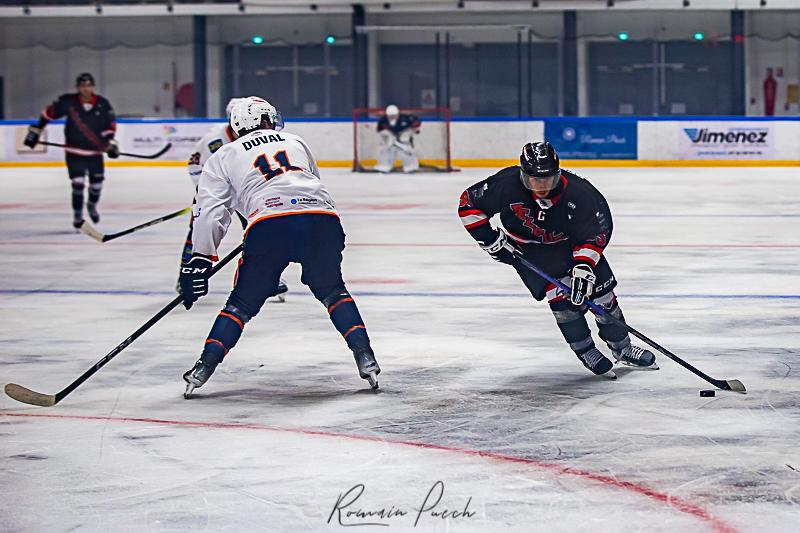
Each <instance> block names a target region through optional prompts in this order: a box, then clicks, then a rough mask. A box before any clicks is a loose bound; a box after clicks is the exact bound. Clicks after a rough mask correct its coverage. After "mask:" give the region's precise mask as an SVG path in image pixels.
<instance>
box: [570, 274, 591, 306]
mask: <svg viewBox="0 0 800 533" xmlns="http://www.w3.org/2000/svg"><path fill="white" fill-rule="evenodd" d="M595 281H597V276H595V275H594V272H593V271H592V267H590V266H589V265H575V266H574V267H572V293H571V294H570V297H569V299H570V301H571V302H572V305H582V304H583V302H584V301H585V300H586V298H588V297H589V296H591V295H592V292H593V291H594V282H595Z"/></svg>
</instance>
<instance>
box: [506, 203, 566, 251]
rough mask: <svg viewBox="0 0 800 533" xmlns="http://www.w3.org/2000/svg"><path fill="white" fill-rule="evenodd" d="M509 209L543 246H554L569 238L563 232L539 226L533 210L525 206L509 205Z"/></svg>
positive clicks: (520, 204) (519, 204)
mask: <svg viewBox="0 0 800 533" xmlns="http://www.w3.org/2000/svg"><path fill="white" fill-rule="evenodd" d="M509 207H510V208H511V211H512V212H513V213H514V214H515V215H517V218H518V219H520V220H521V221H522V225H523V226H525V227H526V228H528V229H530V230H531V233H532V234H533V236H534V237H536V238H537V239H539V240H540V242H542V243H543V244H554V243H557V242H561V241H565V240H567V237H566V236H565V235H564V234H563V233H562V232H558V233H555V232H552V231H547V230H546V229H544V228H542V227H540V226H538V225H537V224H536V222H534V219H533V217H532V216H531V210H530V209H529V208H527V207H525V204H523V203H516V204H511V205H509Z"/></svg>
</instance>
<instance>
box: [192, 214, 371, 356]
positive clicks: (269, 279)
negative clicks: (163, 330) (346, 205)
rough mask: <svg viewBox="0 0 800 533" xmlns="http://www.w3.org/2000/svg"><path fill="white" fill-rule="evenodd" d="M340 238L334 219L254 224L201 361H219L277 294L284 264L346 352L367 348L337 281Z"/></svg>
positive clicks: (301, 217)
mask: <svg viewBox="0 0 800 533" xmlns="http://www.w3.org/2000/svg"><path fill="white" fill-rule="evenodd" d="M344 238H345V235H344V230H343V229H342V225H341V223H340V222H339V218H338V217H336V216H333V215H326V214H291V215H284V216H277V217H273V218H268V219H264V220H261V221H259V222H256V223H255V224H253V225H252V226H251V227H250V229H249V230H248V231H247V233H246V235H245V239H244V251H243V253H242V259H241V260H240V261H239V268H238V270H237V272H236V280H235V282H234V283H235V284H234V288H233V291H231V294H230V296H229V298H228V302H227V303H226V305H225V307H224V308H223V309H222V311H221V312H220V314H219V316H218V317H217V320H216V321H215V322H214V326H213V327H212V328H211V333H209V336H208V339H207V340H206V344H205V348H204V351H203V355H202V358H203V360H205V361H208V362H216V363H219V362H221V361H222V358H223V357H224V356H225V354H227V353H228V351H229V350H230V349H231V348H233V346H234V345H235V344H236V342H237V341H238V340H239V336H240V335H241V333H242V330H243V329H244V325H245V324H246V323H247V322H248V321H249V320H250V319H251V318H252V317H254V316H255V315H256V314H258V312H259V311H260V310H261V307H262V306H263V305H264V302H265V301H266V300H267V298H269V297H271V296H274V295H276V294H277V293H278V284H279V282H280V276H281V273H282V272H283V271H284V269H285V268H286V267H287V266H288V265H289V263H299V264H300V265H301V267H302V277H301V281H302V282H303V283H304V284H305V285H307V286H308V287H309V289H311V292H312V293H313V294H314V297H315V298H317V300H319V301H320V302H321V303H322V304H323V305H324V306H325V307H326V308H327V309H328V313H329V315H330V319H331V322H333V325H334V326H335V327H336V329H337V330H338V331H339V333H340V334H341V335H342V337H344V339H345V341H346V342H347V345H348V346H349V347H350V349H352V350H361V349H367V348H369V337H368V336H367V330H366V327H365V326H364V321H363V319H362V318H361V314H360V313H359V311H358V308H357V307H356V303H355V301H354V300H353V298H352V296H350V294H349V293H348V292H347V289H346V288H345V284H344V280H343V279H342V268H341V267H342V250H344Z"/></svg>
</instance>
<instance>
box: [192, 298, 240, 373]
mask: <svg viewBox="0 0 800 533" xmlns="http://www.w3.org/2000/svg"><path fill="white" fill-rule="evenodd" d="M248 320H250V317H247V316H246V315H244V313H242V312H241V311H240V310H239V309H237V308H236V307H234V306H232V305H226V306H225V308H224V309H223V310H222V311H220V313H219V315H217V319H216V320H215V321H214V325H213V326H211V332H209V334H208V338H207V339H206V343H205V346H204V347H203V355H201V356H200V359H201V360H202V361H203V362H205V363H209V364H214V365H218V364H219V363H221V362H222V360H223V359H224V358H225V355H227V353H228V352H229V351H231V350H232V349H233V347H234V346H236V343H237V342H239V337H241V336H242V330H244V325H245V324H246V323H247V321H248Z"/></svg>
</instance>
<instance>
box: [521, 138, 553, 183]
mask: <svg viewBox="0 0 800 533" xmlns="http://www.w3.org/2000/svg"><path fill="white" fill-rule="evenodd" d="M519 166H520V167H521V168H522V172H524V173H525V174H527V175H528V176H530V177H532V178H535V179H546V178H550V177H552V176H553V175H555V174H558V171H559V170H560V167H559V161H558V154H556V150H555V148H553V145H552V144H550V143H549V142H534V143H528V144H526V145H525V146H523V147H522V155H521V156H519Z"/></svg>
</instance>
